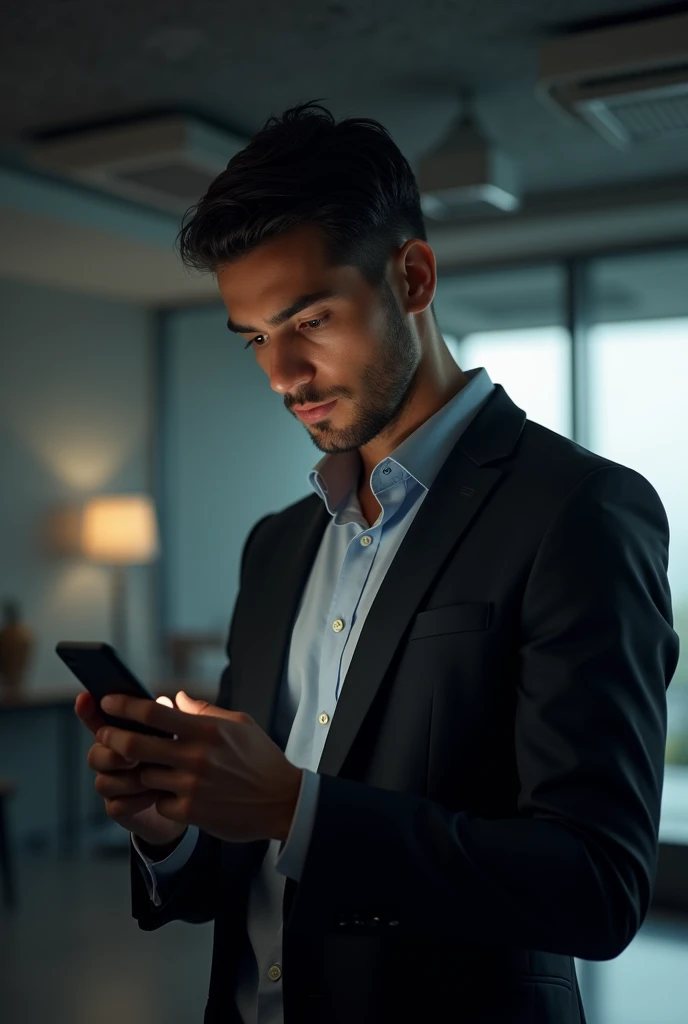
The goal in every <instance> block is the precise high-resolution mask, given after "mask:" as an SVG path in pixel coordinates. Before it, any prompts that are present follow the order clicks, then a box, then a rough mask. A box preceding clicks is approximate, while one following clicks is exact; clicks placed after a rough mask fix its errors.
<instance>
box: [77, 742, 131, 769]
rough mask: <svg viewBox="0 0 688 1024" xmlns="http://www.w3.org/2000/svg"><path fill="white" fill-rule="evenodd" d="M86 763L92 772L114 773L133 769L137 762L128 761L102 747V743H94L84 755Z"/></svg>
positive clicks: (122, 756)
mask: <svg viewBox="0 0 688 1024" xmlns="http://www.w3.org/2000/svg"><path fill="white" fill-rule="evenodd" d="M86 762H87V764H88V766H89V768H93V770H94V772H116V771H120V772H121V771H125V770H126V769H127V768H129V769H131V768H135V767H136V765H137V764H138V763H139V762H138V761H130V760H129V759H128V758H126V757H125V756H124V755H123V754H118V753H117V751H115V750H111V749H110V747H105V746H103V744H102V743H94V744H93V746H92V747H91V748H90V749H89V752H88V754H87V755H86Z"/></svg>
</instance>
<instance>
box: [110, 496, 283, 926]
mask: <svg viewBox="0 0 688 1024" xmlns="http://www.w3.org/2000/svg"><path fill="white" fill-rule="evenodd" d="M270 518H271V515H268V516H264V517H263V519H260V520H259V521H258V522H257V523H256V524H255V526H254V527H253V528H252V530H251V532H250V533H249V535H248V537H247V539H246V542H245V543H244V547H243V551H242V555H241V570H240V574H239V575H240V586H241V583H242V582H243V578H244V570H245V566H246V556H247V552H248V550H249V547H250V546H251V543H252V542H253V540H254V538H255V535H256V533H257V532H258V530H259V529H260V527H261V526H262V524H263V523H264V522H266V521H267V520H268V519H270ZM235 610H236V605H235ZM235 618H236V616H235V614H233V615H232V621H231V623H230V628H229V636H228V639H227V646H226V653H227V657H228V659H229V662H230V663H229V664H228V665H227V667H226V668H225V670H224V671H223V673H222V677H221V680H220V692H219V696H218V699H217V703H218V705H219V706H221V707H226V708H231V706H232V666H231V651H232V634H233V630H234V622H235ZM248 845H249V844H241V847H242V848H241V849H240V850H237V851H236V852H237V853H238V854H239V855H238V856H237V857H235V858H226V860H225V864H229V863H232V862H234V863H236V865H237V870H238V875H237V881H238V879H239V877H240V875H242V873H245V871H244V872H242V870H241V869H245V868H246V866H247V865H248V864H250V856H249V855H250V851H249V850H248V849H247V847H248ZM129 867H130V879H131V913H132V917H134V918H135V919H136V920H137V921H138V924H139V928H141V929H143V930H144V931H154V930H155V929H156V928H160V927H161V926H162V925H164V924H167V922H168V921H188V922H190V923H191V924H201V923H203V922H205V921H211V920H213V919H214V917H215V910H216V907H217V902H218V893H219V890H220V873H221V870H222V844H221V842H220V840H219V839H217V838H216V837H215V836H211V835H209V834H208V833H207V832H204V831H202V830H199V831H198V838H197V841H196V844H195V846H194V848H193V852H192V853H191V855H190V857H189V858H188V860H186V862H185V863H184V864H183V866H181V867H180V868H179V871H178V872H175V874H174V875H171V876H169V877H167V878H166V879H165V885H164V887H163V886H161V887H160V889H159V890H158V897H159V900H158V901H157V902H156V901H155V900H154V899H153V898H152V893H151V891H150V890H149V887H148V886H147V885H146V881H145V879H144V874H143V871H142V868H144V863H143V861H142V860H141V858H140V856H139V854H138V853H137V852H136V849H135V848H134V845H133V843H130V852H129Z"/></svg>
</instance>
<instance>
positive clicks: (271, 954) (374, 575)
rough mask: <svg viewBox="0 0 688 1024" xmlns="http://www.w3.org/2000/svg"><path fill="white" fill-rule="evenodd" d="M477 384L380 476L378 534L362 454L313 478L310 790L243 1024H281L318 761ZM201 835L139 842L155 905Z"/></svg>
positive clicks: (244, 975) (302, 670)
mask: <svg viewBox="0 0 688 1024" xmlns="http://www.w3.org/2000/svg"><path fill="white" fill-rule="evenodd" d="M467 376H468V378H469V381H468V383H467V384H466V385H465V386H464V387H463V388H462V390H461V391H459V392H458V394H457V395H455V396H454V397H453V398H452V399H450V401H449V402H447V403H446V405H444V406H443V407H442V408H441V409H440V410H439V411H438V412H436V413H435V414H434V416H431V417H430V419H428V420H426V421H425V423H423V424H421V426H420V427H418V429H417V430H415V431H414V433H413V434H411V435H410V436H409V437H408V438H406V440H405V441H404V442H403V443H402V444H400V445H399V447H398V448H396V449H395V451H394V452H392V454H391V455H389V456H388V457H387V458H385V459H383V460H382V461H381V462H380V463H378V465H377V466H376V467H375V469H374V470H373V472H372V475H371V478H370V486H371V489H372V491H373V494H374V495H375V497H376V498H377V500H378V502H379V503H380V506H381V512H380V515H379V517H378V519H377V520H376V522H375V523H374V524H373V525H372V526H369V525H368V523H367V522H366V520H365V519H364V518H363V515H362V513H361V509H360V506H359V502H358V495H357V490H358V480H359V473H360V456H359V454H358V452H357V451H353V452H345V453H340V454H336V455H326V456H325V457H324V458H323V459H321V460H320V462H319V463H318V464H317V465H316V466H315V468H314V469H313V470H311V472H310V473H309V477H308V479H309V483H310V485H311V486H312V487H313V490H314V491H315V492H316V494H319V495H320V497H321V498H322V500H323V501H324V503H325V505H326V506H327V510H328V512H329V513H330V516H331V517H332V518H331V521H330V522H329V523H328V525H327V527H326V529H325V532H324V534H323V538H322V542H321V544H320V548H319V550H318V554H317V555H316V558H315V561H314V563H313V567H312V570H311V573H310V576H309V579H308V582H307V584H306V587H305V588H304V592H303V595H302V598H301V602H300V604H299V608H298V611H297V614H296V619H295V622H294V629H293V632H292V638H291V643H290V648H289V656H288V658H287V665H286V674H285V679H284V680H283V685H282V686H281V688H280V692H279V695H278V704H277V709H276V717H275V729H276V736H275V739H276V741H277V742H278V743H280V745H281V746H282V748H283V749H284V752H285V755H286V757H287V758H288V759H289V760H290V761H291V762H292V763H293V764H295V765H296V766H297V767H299V768H302V769H304V772H303V781H302V784H301V791H300V794H299V800H298V803H297V806H296V810H295V814H294V819H293V821H292V825H291V829H290V831H289V835H288V837H287V839H286V840H285V842H284V843H281V842H280V841H279V840H277V839H273V840H271V841H270V844H269V847H268V850H267V853H266V855H265V858H264V860H263V863H262V865H261V868H260V870H259V871H258V872H257V873H256V875H255V876H254V878H253V880H252V882H251V888H250V893H249V904H248V917H247V928H248V935H249V940H250V947H247V949H246V950H245V953H244V957H243V959H242V962H241V964H240V965H239V971H238V985H237V990H236V993H235V995H236V1001H237V1006H238V1008H239V1012H240V1014H241V1017H242V1020H243V1022H244V1024H283V1009H282V970H281V956H282V952H281V951H282V899H283V894H284V880H285V876H286V877H290V878H293V879H295V880H297V881H298V880H299V878H300V877H301V870H302V867H303V864H304V861H305V857H306V851H307V849H308V843H309V840H310V835H311V831H312V827H313V821H314V818H315V811H316V807H317V801H318V791H319V782H320V779H319V776H318V774H317V768H318V764H319V763H320V756H321V754H322V751H323V747H324V746H325V740H326V739H327V732H328V727H329V725H330V723H331V721H332V716H333V715H334V713H335V709H336V706H337V700H338V698H339V695H340V693H341V689H342V686H343V684H344V681H345V679H346V673H347V670H348V668H349V665H350V664H351V659H352V657H353V654H354V651H355V649H356V644H357V642H358V638H359V636H360V633H361V629H362V628H363V624H364V623H365V619H366V616H367V614H368V611H369V610H370V607H371V605H372V603H373V601H374V600H375V597H376V595H377V592H378V589H379V587H380V584H381V583H382V580H383V579H384V576H385V573H386V572H387V570H388V568H389V566H390V565H391V563H392V560H393V558H394V555H395V554H396V552H397V550H398V548H399V546H400V544H401V542H402V541H403V539H404V537H405V535H406V531H407V530H408V528H409V526H410V525H411V523H412V522H413V519H414V517H415V515H416V513H417V512H418V509H419V508H420V506H421V504H422V502H423V500H424V498H425V495H426V494H427V493H428V489H429V488H430V486H431V485H432V483H433V481H434V479H435V477H436V476H437V474H438V472H439V470H440V469H441V467H442V465H443V463H444V461H445V459H446V458H447V456H448V455H449V452H450V451H451V450H452V448H453V447H454V445H455V444H456V442H457V441H458V439H459V437H460V436H461V434H462V433H463V431H464V430H465V429H466V427H467V426H468V424H469V423H470V422H471V420H472V419H473V418H474V417H475V416H476V415H477V413H478V412H479V411H480V409H481V408H482V406H483V405H484V403H485V402H486V401H487V399H488V398H489V396H490V394H491V392H492V390H493V388H494V385H493V383H492V381H491V380H490V378H489V376H488V374H487V371H486V370H485V369H484V368H479V369H475V370H469V371H467ZM197 837H198V829H197V828H196V827H195V826H191V827H189V829H188V831H187V833H186V835H185V836H184V838H183V840H182V841H181V843H180V844H179V846H178V847H177V849H176V850H175V851H174V852H173V853H171V854H170V856H169V857H167V858H166V859H165V860H162V861H157V862H153V861H152V860H150V859H149V858H148V857H146V856H145V855H144V854H142V853H141V850H140V849H139V847H138V845H137V842H136V839H135V838H134V837H133V836H132V842H133V845H134V847H135V849H136V850H137V852H138V854H139V857H140V860H141V870H142V872H143V876H144V879H145V880H146V885H147V888H148V892H149V895H150V897H151V899H152V900H153V902H154V903H155V904H156V906H159V905H160V903H161V902H162V901H161V896H160V891H159V890H163V891H164V890H165V888H166V887H167V886H173V884H174V875H175V873H176V872H177V871H179V869H180V868H181V867H182V866H183V865H184V864H185V863H186V861H187V860H188V858H189V857H190V856H191V853H192V851H193V849H194V846H195V844H196V840H197ZM280 848H281V849H280ZM268 972H269V973H268Z"/></svg>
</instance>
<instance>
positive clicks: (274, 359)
mask: <svg viewBox="0 0 688 1024" xmlns="http://www.w3.org/2000/svg"><path fill="white" fill-rule="evenodd" d="M267 372H268V376H269V378H270V387H271V388H272V390H273V391H277V393H278V394H280V395H286V394H289V392H291V391H297V390H298V389H300V388H304V387H305V386H306V385H308V384H310V383H311V381H312V380H313V378H314V377H315V367H314V366H313V365H312V363H310V362H308V360H307V359H304V358H303V356H301V355H299V352H298V349H297V346H296V344H292V345H291V346H290V345H280V344H279V343H274V344H272V345H271V347H270V365H269V367H268V371H267Z"/></svg>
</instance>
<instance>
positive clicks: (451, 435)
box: [77, 104, 678, 1024]
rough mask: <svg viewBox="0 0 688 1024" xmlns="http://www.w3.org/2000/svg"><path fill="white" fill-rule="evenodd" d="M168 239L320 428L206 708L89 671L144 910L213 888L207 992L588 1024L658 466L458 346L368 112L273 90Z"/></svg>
mask: <svg viewBox="0 0 688 1024" xmlns="http://www.w3.org/2000/svg"><path fill="white" fill-rule="evenodd" d="M180 240H181V254H182V257H183V259H184V260H185V262H186V263H187V265H189V266H194V267H197V268H201V269H204V270H206V271H212V272H214V273H215V274H216V275H217V281H218V285H219V289H220V292H221V294H222V297H223V300H224V303H225V305H226V307H227V312H228V315H229V321H228V326H229V328H230V330H231V331H232V332H234V334H235V335H243V337H244V338H245V341H246V347H247V348H252V349H253V352H254V355H255V359H256V360H257V362H258V365H259V366H260V368H261V369H262V370H263V371H264V372H265V373H266V374H267V375H268V378H269V382H270V386H271V387H272V389H273V390H274V391H276V392H277V393H278V394H280V395H282V396H283V400H284V405H285V408H286V410H287V411H288V412H289V413H291V414H292V415H295V416H297V417H299V418H300V419H301V420H302V422H303V423H304V424H305V429H306V430H308V432H309V434H310V436H311V438H312V440H313V442H314V443H315V445H316V447H317V448H319V449H320V451H321V452H323V453H324V457H323V458H322V459H321V460H320V461H319V462H318V465H317V466H316V467H315V469H314V470H313V472H312V473H311V475H310V483H311V485H312V488H313V491H314V492H315V493H314V494H311V495H310V496H309V497H307V498H304V499H303V500H302V501H299V502H298V503H296V504H295V505H292V506H291V507H289V508H287V509H285V510H284V511H282V512H280V513H278V514H276V515H270V516H267V517H266V518H264V519H262V520H261V521H260V522H259V523H257V524H256V526H255V527H254V529H253V530H252V532H251V534H250V535H249V537H248V540H247V541H246V544H245V547H244V552H243V558H242V567H241V586H240V591H239V595H238V598H237V602H236V606H235V609H234V614H233V619H232V624H231V627H230V632H229V638H228V643H227V654H228V657H229V665H228V667H227V668H226V670H225V672H224V673H223V676H222V680H221V684H220V693H219V696H218V700H217V706H212V705H204V704H202V703H200V702H195V701H192V700H190V699H189V698H188V697H187V696H186V695H185V694H183V693H180V694H178V696H177V707H176V708H172V707H163V706H161V705H160V704H159V703H157V704H156V703H154V702H146V701H135V700H130V699H126V698H123V697H116V698H114V702H113V704H112V709H113V710H114V711H115V712H116V713H118V714H121V715H123V716H124V717H127V718H133V719H136V720H138V721H140V722H143V723H148V724H149V725H155V726H157V727H159V728H161V729H165V730H167V731H169V732H172V733H174V734H175V735H176V737H177V739H176V741H170V740H166V739H158V738H153V737H149V736H144V735H140V734H138V733H135V732H133V731H132V732H130V731H127V730H121V729H113V728H110V729H107V730H105V731H102V730H100V728H99V727H100V726H101V725H102V720H101V719H100V716H99V714H98V711H97V709H96V708H95V707H94V706H93V704H92V703H90V698H89V697H88V695H87V694H84V695H83V696H82V697H81V698H80V699H79V704H78V708H77V710H78V712H79V714H80V715H81V717H82V718H83V720H84V721H85V722H86V723H87V724H88V725H89V726H90V727H91V728H92V729H93V730H94V731H96V732H97V742H96V743H95V744H94V745H93V747H92V748H91V750H90V752H89V763H90V765H91V767H93V768H94V769H95V770H96V771H97V772H98V778H97V780H96V785H97V788H98V791H99V792H100V793H101V794H102V795H103V797H104V798H105V800H106V806H107V810H108V813H109V814H110V816H111V817H112V818H113V819H114V820H115V821H119V823H120V824H122V825H123V826H124V827H125V828H128V829H129V830H130V831H131V832H132V869H131V881H132V894H133V915H134V917H135V918H136V919H137V920H138V922H139V926H140V927H141V928H143V929H145V930H154V929H156V928H158V927H160V926H161V925H163V924H165V923H167V922H168V921H171V920H174V919H181V920H183V921H189V922H202V921H208V920H211V919H214V921H215V943H214V951H213V963H212V973H211V981H210V996H209V999H208V1003H207V1006H206V1011H205V1020H206V1022H207V1024H220V1022H222V1024H230V1022H241V1024H268V1022H270V1024H272V1022H275V1021H286V1024H311V1022H312V1024H321V1022H322V1024H345V1022H346V1024H348V1022H356V1024H373V1022H378V1021H399V1022H401V1021H406V1020H409V1021H410V1020H421V1019H422V1020H427V1021H432V1022H439V1021H449V1020H452V1021H453V1020H456V1021H466V1022H488V1021H489V1022H491V1024H495V1022H499V1024H507V1022H508V1024H515V1022H518V1024H526V1022H527V1024H574V1022H575V1024H579V1022H582V1021H584V1014H583V1009H582V1006H581V1000H580V995H579V990H578V985H577V982H576V976H575V971H574V964H573V958H574V957H582V958H587V959H599V960H604V959H609V958H612V957H615V956H617V955H618V954H619V953H620V952H621V951H622V950H623V949H624V948H625V947H626V946H627V945H628V943H629V942H630V941H631V940H632V938H633V936H634V935H635V934H636V932H637V931H638V928H639V927H640V925H641V923H642V921H643V919H644V917H645V914H646V912H647V909H648V905H649V902H650V896H651V890H652V883H653V877H654V871H655V864H656V856H657V833H658V822H659V812H660V796H661V789H662V779H663V764H664V746H665V738H666V705H665V690H666V687H667V685H668V683H669V682H670V680H671V677H672V675H673V672H674V669H675V666H676V662H677V657H678V639H677V636H676V634H675V632H674V630H673V628H672V612H671V603H670V594H669V587H668V583H667V561H668V554H667V551H668V540H669V531H668V525H667V521H666V516H665V513H664V509H663V507H662V504H661V502H660V500H659V498H658V497H657V494H656V493H655V491H654V490H653V488H652V487H651V486H650V484H649V483H648V482H647V481H646V480H645V479H644V478H643V477H642V476H640V475H639V474H637V473H635V472H634V471H632V470H630V469H627V468H625V467H623V466H619V465H617V464H615V463H612V462H610V461H609V460H606V459H603V458H600V457H598V456H597V455H594V454H592V453H591V452H589V451H586V450H585V449H584V448H581V447H580V446H579V445H577V444H574V443H573V442H571V441H569V440H567V439H565V438H563V437H560V436H559V435H557V434H555V433H553V432H552V431H550V430H547V429H545V428H544V427H541V426H539V425H537V424H535V423H532V422H530V421H528V420H527V419H526V415H525V413H524V412H523V411H522V410H520V409H519V408H517V407H516V406H515V405H514V403H513V402H512V401H511V400H510V398H509V397H508V395H507V394H506V392H505V391H504V390H503V388H502V387H501V386H500V385H499V384H493V383H492V381H491V380H490V378H489V376H488V374H487V372H486V370H485V369H482V368H481V369H474V370H470V371H464V370H462V369H459V367H458V366H457V365H456V363H455V362H454V360H453V359H452V357H451V355H450V353H449V351H448V350H447V347H446V345H445V343H444V341H443V338H442V335H441V333H440V330H439V328H438V325H437V323H436V320H435V318H434V315H433V311H432V301H433V297H434V294H435V287H436V267H435V258H434V255H433V252H432V249H431V248H430V246H429V245H428V243H427V241H426V240H425V232H424V225H423V219H422V216H421V211H420V203H419V195H418V188H417V185H416V182H415V180H414V177H413V174H412V172H411V170H410V168H409V166H408V164H407V162H406V161H405V159H404V158H403V156H402V155H401V153H400V152H399V150H398V149H397V147H396V146H395V145H394V143H393V142H392V140H391V138H390V137H389V135H388V134H387V133H386V132H385V130H384V129H383V128H382V127H381V126H380V125H378V124H377V123H376V122H372V121H367V120H345V121H341V122H339V123H336V122H335V121H334V119H333V118H332V116H331V115H330V114H329V112H328V111H326V110H325V109H324V108H322V107H320V106H318V105H315V104H306V105H303V106H300V107H296V108H294V109H292V110H290V111H288V112H287V113H286V114H284V115H283V117H281V118H272V119H270V120H269V121H268V122H267V123H266V125H265V127H264V128H263V130H262V131H261V132H260V133H259V134H258V135H257V136H256V137H255V138H254V139H253V140H252V141H251V143H250V144H249V145H248V146H247V148H246V149H245V150H243V151H242V152H241V153H239V154H238V155H237V156H236V157H234V158H233V159H232V160H231V161H230V163H229V165H228V167H227V169H226V171H224V172H223V173H222V174H221V175H220V176H219V177H218V178H217V179H216V180H215V181H214V182H213V184H212V185H211V186H210V189H209V190H208V192H207V194H206V195H205V196H204V197H203V199H201V201H200V202H199V204H198V206H197V207H196V208H195V209H194V211H192V214H191V216H190V218H187V221H186V223H185V225H184V227H183V229H182V232H181V236H180ZM533 372H536V368H535V367H533ZM231 384H232V382H231V381H229V382H228V390H229V393H230V396H231ZM244 437H245V442H244V443H246V444H250V442H251V439H250V433H249V432H248V430H247V433H246V434H245V435H244ZM275 443H276V444H279V438H275ZM256 458H257V459H258V460H259V458H260V455H259V453H256ZM256 470H257V471H259V465H257V466H256ZM170 703H171V702H170ZM104 706H105V705H104ZM108 710H110V708H108Z"/></svg>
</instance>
